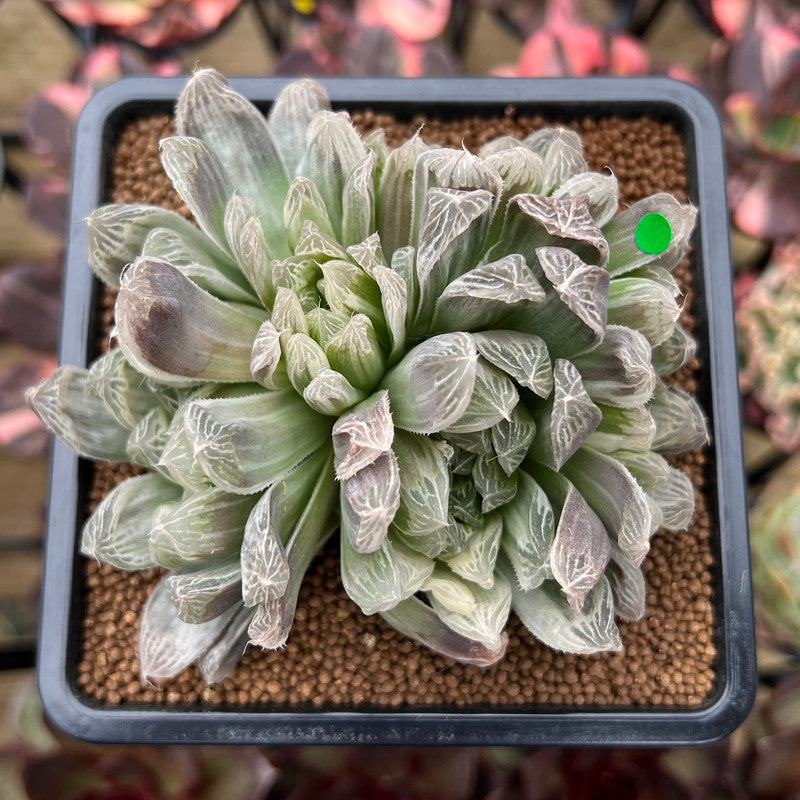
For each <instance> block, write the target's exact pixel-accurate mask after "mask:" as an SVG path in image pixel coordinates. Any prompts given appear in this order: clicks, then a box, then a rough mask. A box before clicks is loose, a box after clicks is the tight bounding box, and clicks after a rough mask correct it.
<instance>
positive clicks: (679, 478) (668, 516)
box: [647, 467, 694, 531]
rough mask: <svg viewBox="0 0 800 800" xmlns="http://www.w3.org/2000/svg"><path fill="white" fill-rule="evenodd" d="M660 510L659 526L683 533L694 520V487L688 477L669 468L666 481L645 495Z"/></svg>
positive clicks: (677, 470)
mask: <svg viewBox="0 0 800 800" xmlns="http://www.w3.org/2000/svg"><path fill="white" fill-rule="evenodd" d="M647 495H648V497H649V498H650V499H651V500H652V501H653V502H654V503H655V504H656V505H657V506H658V508H659V509H660V510H661V525H662V526H663V527H665V528H667V529H668V530H671V531H685V530H687V529H688V527H689V526H690V525H691V524H692V519H693V518H694V486H693V485H692V481H691V480H690V478H689V476H688V475H685V474H684V473H683V472H681V471H680V470H679V469H675V468H674V467H670V468H669V476H668V478H667V480H666V481H665V482H664V483H662V484H661V485H660V486H659V487H657V488H656V489H652V490H651V491H649V492H648V493H647Z"/></svg>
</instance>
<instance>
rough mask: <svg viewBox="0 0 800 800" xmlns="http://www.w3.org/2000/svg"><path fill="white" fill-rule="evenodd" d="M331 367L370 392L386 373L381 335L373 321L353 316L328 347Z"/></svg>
mask: <svg viewBox="0 0 800 800" xmlns="http://www.w3.org/2000/svg"><path fill="white" fill-rule="evenodd" d="M325 355H326V356H327V357H328V360H329V361H330V365H331V367H332V368H333V369H335V370H336V371H337V372H341V373H342V375H344V376H345V378H347V380H348V381H349V382H350V383H351V384H353V386H355V387H356V388H357V389H361V390H362V391H365V392H369V391H371V390H372V389H373V388H374V387H375V384H376V383H377V382H378V381H379V380H380V378H381V377H382V376H383V374H384V372H385V371H386V359H385V358H384V355H383V350H382V349H381V346H380V343H379V342H378V336H377V334H376V333H375V328H374V326H373V324H372V322H371V321H370V318H369V317H368V316H366V315H365V314H353V316H352V317H350V319H349V320H348V321H347V323H345V325H344V326H343V327H342V329H341V330H340V331H339V332H338V333H336V334H335V335H334V336H332V337H331V339H330V341H329V342H328V344H327V345H326V347H325Z"/></svg>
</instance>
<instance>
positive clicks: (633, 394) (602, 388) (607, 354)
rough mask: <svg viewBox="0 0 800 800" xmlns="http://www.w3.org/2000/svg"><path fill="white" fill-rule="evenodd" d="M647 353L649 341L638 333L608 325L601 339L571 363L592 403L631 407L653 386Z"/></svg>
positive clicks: (646, 396) (648, 395)
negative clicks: (594, 346)
mask: <svg viewBox="0 0 800 800" xmlns="http://www.w3.org/2000/svg"><path fill="white" fill-rule="evenodd" d="M650 353H651V351H650V344H649V343H648V341H647V339H646V338H645V337H644V336H643V335H642V334H641V333H639V332H638V331H634V330H632V329H630V328H621V327H619V326H617V325H609V326H608V327H607V328H606V334H605V338H604V339H603V341H602V342H601V343H600V344H599V345H598V346H597V347H596V348H595V349H594V350H592V352H591V353H587V354H585V355H582V356H576V357H575V358H573V359H572V363H573V364H575V366H576V367H577V368H578V372H580V374H581V379H582V380H583V385H584V387H585V389H586V391H587V393H588V394H589V396H590V397H591V398H592V400H594V401H595V403H605V404H607V405H610V406H617V407H618V408H635V407H637V406H643V405H644V404H645V403H647V402H648V401H649V400H650V398H651V397H652V396H653V391H654V390H655V386H656V374H655V371H654V370H653V366H652V364H651V362H650Z"/></svg>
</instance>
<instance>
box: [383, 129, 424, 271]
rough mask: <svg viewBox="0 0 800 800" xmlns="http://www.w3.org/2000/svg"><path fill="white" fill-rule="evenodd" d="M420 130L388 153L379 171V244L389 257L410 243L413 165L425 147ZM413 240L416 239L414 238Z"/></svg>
mask: <svg viewBox="0 0 800 800" xmlns="http://www.w3.org/2000/svg"><path fill="white" fill-rule="evenodd" d="M428 149H429V148H428V145H426V144H425V142H423V141H422V139H421V138H420V136H419V131H418V132H417V133H415V134H414V135H413V136H412V137H411V138H410V139H408V140H407V141H405V142H403V144H401V145H400V147H398V148H396V149H395V150H392V151H391V152H390V153H389V156H388V158H387V159H386V163H385V165H384V167H383V172H382V174H381V186H380V203H379V207H380V215H379V216H380V225H379V230H380V232H381V244H382V245H383V251H384V253H386V257H387V258H388V259H390V260H391V259H392V257H393V256H394V254H395V252H396V251H397V250H399V249H400V248H403V247H406V246H408V245H409V244H411V242H412V239H411V215H412V205H411V203H409V202H408V198H409V197H411V196H412V183H413V178H414V167H415V165H416V163H417V158H418V157H419V156H420V155H421V154H422V153H424V152H426V151H427V150H428ZM413 241H414V242H416V238H414V240H413Z"/></svg>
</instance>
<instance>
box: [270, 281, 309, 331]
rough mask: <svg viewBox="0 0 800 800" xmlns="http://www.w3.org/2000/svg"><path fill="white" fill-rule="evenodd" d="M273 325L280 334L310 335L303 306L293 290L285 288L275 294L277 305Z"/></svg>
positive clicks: (272, 317)
mask: <svg viewBox="0 0 800 800" xmlns="http://www.w3.org/2000/svg"><path fill="white" fill-rule="evenodd" d="M270 319H271V321H272V324H273V325H274V326H275V329H276V330H277V331H278V332H279V333H283V332H284V331H291V332H292V333H308V323H307V322H306V315H305V312H304V311H303V306H302V305H301V304H300V300H299V299H298V297H297V293H296V292H295V291H293V290H292V289H287V288H285V287H283V286H281V287H280V288H278V290H277V291H276V293H275V305H274V306H273V307H272V316H271V317H270Z"/></svg>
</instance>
